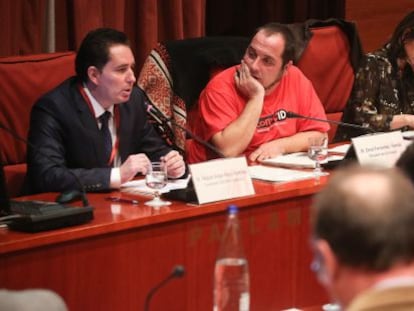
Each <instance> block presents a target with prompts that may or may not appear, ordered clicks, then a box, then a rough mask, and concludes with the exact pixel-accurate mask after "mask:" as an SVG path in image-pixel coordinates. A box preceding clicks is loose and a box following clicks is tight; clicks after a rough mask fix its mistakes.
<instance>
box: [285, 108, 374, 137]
mask: <svg viewBox="0 0 414 311" xmlns="http://www.w3.org/2000/svg"><path fill="white" fill-rule="evenodd" d="M286 118H289V119H295V118H296V119H306V120H313V121H319V122H326V123H332V124H336V125H339V126H348V127H353V128H356V129H360V130H364V131H365V132H369V133H372V134H375V133H376V131H374V130H373V129H371V128H369V127H365V126H362V125H358V124H352V123H346V122H341V121H334V120H327V119H326V120H325V119H319V118H314V117H307V116H302V115H300V114H297V113H294V112H290V111H286Z"/></svg>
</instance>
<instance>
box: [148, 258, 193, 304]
mask: <svg viewBox="0 0 414 311" xmlns="http://www.w3.org/2000/svg"><path fill="white" fill-rule="evenodd" d="M184 274H185V268H184V266H181V265H178V266H175V267H174V268H173V270H172V272H171V273H170V274H169V275H168V276H167V277H166V278H165V279H164V280H162V281H161V282H160V283H159V284H157V285H156V286H154V287H153V288H151V290H150V291H149V292H148V294H147V296H146V297H145V305H144V311H148V310H149V305H150V302H151V298H152V296H154V294H155V293H156V292H157V291H158V290H159V289H160V288H161V287H163V286H164V285H165V284H166V283H168V282H169V281H170V280H171V279H173V278H181V277H182V276H183V275H184Z"/></svg>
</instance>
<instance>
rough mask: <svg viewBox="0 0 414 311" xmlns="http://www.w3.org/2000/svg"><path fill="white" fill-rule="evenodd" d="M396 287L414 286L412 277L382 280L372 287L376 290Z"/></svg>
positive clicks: (413, 277)
mask: <svg viewBox="0 0 414 311" xmlns="http://www.w3.org/2000/svg"><path fill="white" fill-rule="evenodd" d="M398 286H414V276H400V277H394V278H389V279H385V280H382V281H380V282H378V283H376V284H375V285H374V288H376V289H385V288H391V287H398Z"/></svg>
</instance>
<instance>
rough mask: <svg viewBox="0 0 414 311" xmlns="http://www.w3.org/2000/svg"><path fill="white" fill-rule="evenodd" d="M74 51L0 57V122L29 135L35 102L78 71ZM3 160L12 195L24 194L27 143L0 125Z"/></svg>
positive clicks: (0, 144) (1, 158) (18, 132)
mask: <svg viewBox="0 0 414 311" xmlns="http://www.w3.org/2000/svg"><path fill="white" fill-rule="evenodd" d="M74 59H75V53H74V52H61V53H50V54H38V55H27V56H15V57H4V58H0V81H1V83H0V124H1V125H3V126H5V127H7V128H9V129H10V130H12V131H13V132H14V133H15V134H16V135H18V136H20V137H22V138H26V137H27V133H28V129H29V118H30V111H31V108H32V105H33V104H34V103H35V101H36V100H37V99H38V98H39V97H40V96H41V95H42V94H43V93H45V92H47V91H49V90H50V89H52V88H53V87H55V86H57V85H58V84H59V83H61V82H62V81H63V80H64V79H66V78H67V77H69V76H71V75H73V74H74V72H75V68H74V67H75V66H74ZM0 160H1V161H2V164H3V166H4V173H5V178H6V184H7V188H8V192H9V195H10V196H17V195H19V194H21V190H22V186H23V182H24V177H25V174H26V144H25V143H24V142H22V141H20V140H18V139H16V138H15V137H13V136H12V135H10V134H9V133H7V132H6V131H5V130H3V129H0Z"/></svg>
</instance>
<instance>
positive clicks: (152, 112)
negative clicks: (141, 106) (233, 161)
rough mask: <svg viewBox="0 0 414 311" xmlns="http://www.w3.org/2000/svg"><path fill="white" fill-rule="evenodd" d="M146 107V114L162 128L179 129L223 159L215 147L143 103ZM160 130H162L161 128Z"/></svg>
mask: <svg viewBox="0 0 414 311" xmlns="http://www.w3.org/2000/svg"><path fill="white" fill-rule="evenodd" d="M145 104H146V106H147V113H148V114H149V115H150V116H151V117H152V118H153V119H154V120H155V121H156V122H157V123H158V124H159V125H161V126H162V127H165V126H168V127H170V124H172V125H174V126H176V127H178V128H180V129H181V130H183V131H184V132H185V133H186V134H187V135H188V136H190V137H191V138H192V139H194V140H195V141H197V142H198V143H200V144H201V145H203V146H204V147H206V148H207V149H209V150H211V151H213V152H214V153H215V154H216V155H218V156H219V157H220V158H225V156H224V154H223V153H222V152H221V151H220V150H218V149H217V148H216V147H215V146H213V145H212V144H210V143H209V142H207V141H205V140H204V139H201V138H200V137H198V136H197V135H195V134H194V133H192V132H191V131H190V130H188V129H187V128H185V127H183V126H181V125H180V124H178V123H177V122H176V121H175V120H174V119H172V118H166V117H165V116H164V115H163V114H162V113H161V112H160V111H159V110H158V109H156V108H155V107H154V106H153V105H151V104H149V103H148V102H145ZM161 130H162V128H161Z"/></svg>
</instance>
